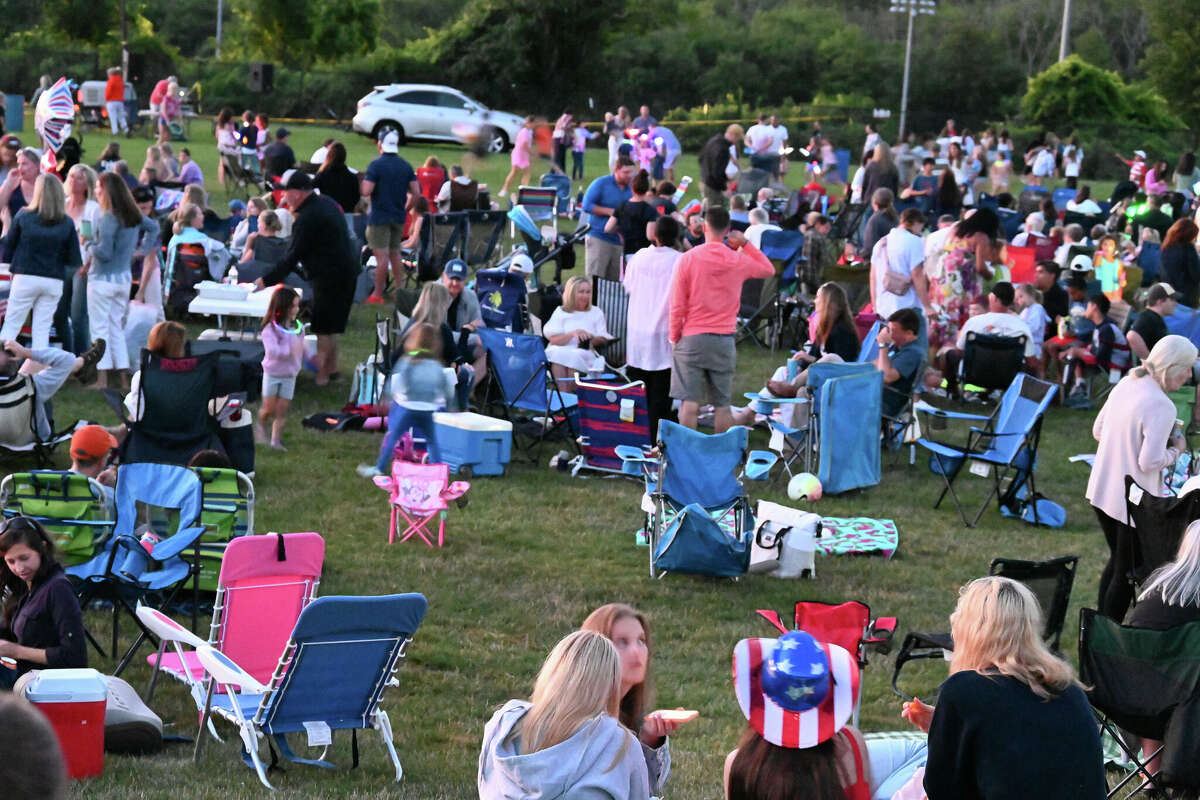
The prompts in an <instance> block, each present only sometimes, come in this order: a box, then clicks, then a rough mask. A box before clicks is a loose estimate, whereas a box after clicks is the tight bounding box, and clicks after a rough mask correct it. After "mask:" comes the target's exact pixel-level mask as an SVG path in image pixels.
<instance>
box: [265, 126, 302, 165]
mask: <svg viewBox="0 0 1200 800" xmlns="http://www.w3.org/2000/svg"><path fill="white" fill-rule="evenodd" d="M291 135H292V132H291V131H289V130H288V129H287V128H285V127H283V126H280V127H279V129H278V130H276V131H275V141H274V142H272V143H271V144H269V145H267V149H266V150H264V151H263V154H262V168H263V174H264V175H268V176H272V177H274V176H276V175H282V174H283V173H285V172H287V171H288V170H289V169H291V168H292V167H294V166H296V153H295V151H293V150H292V146H291V145H290V144H288V138H289V137H290V136H291Z"/></svg>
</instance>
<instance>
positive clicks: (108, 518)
mask: <svg viewBox="0 0 1200 800" xmlns="http://www.w3.org/2000/svg"><path fill="white" fill-rule="evenodd" d="M0 507H2V508H3V514H4V517H5V518H6V519H7V518H12V517H16V516H22V517H30V518H32V519H35V520H37V521H38V522H40V523H41V524H42V527H43V528H45V529H46V531H47V532H48V533H49V534H50V535H51V536H53V537H54V544H55V546H56V547H57V548H58V552H59V555H60V558H61V560H62V562H63V564H65V565H66V566H75V565H77V564H82V563H83V562H85V561H88V560H89V559H91V558H92V557H93V556H95V555H96V552H97V550H99V549H100V548H102V547H103V546H104V543H105V542H106V541H107V540H108V537H109V534H111V533H112V529H113V525H115V524H116V523H115V521H114V519H113V509H112V508H110V507H109V504H108V503H107V502H106V501H105V499H104V487H103V486H101V485H100V484H99V483H97V482H96V481H95V480H94V479H92V478H89V477H87V476H86V475H80V474H79V473H77V472H57V471H53V470H38V471H35V472H17V473H14V474H12V475H6V476H5V477H4V480H3V481H0Z"/></svg>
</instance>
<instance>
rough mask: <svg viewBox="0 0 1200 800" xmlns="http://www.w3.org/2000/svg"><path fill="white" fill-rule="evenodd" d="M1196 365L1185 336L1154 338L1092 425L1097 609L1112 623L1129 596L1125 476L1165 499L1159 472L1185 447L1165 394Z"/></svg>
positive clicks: (1091, 498)
mask: <svg viewBox="0 0 1200 800" xmlns="http://www.w3.org/2000/svg"><path fill="white" fill-rule="evenodd" d="M1195 362H1196V346H1195V345H1194V344H1192V343H1191V342H1189V341H1188V340H1187V339H1186V338H1184V337H1182V336H1176V335H1168V336H1164V337H1163V338H1161V339H1159V340H1158V343H1157V344H1155V345H1154V348H1153V349H1152V350H1151V351H1150V356H1149V357H1148V358H1147V359H1146V360H1145V361H1144V362H1142V365H1141V366H1139V367H1135V368H1134V369H1133V370H1132V371H1130V373H1129V374H1128V375H1127V376H1126V377H1124V378H1122V379H1121V382H1120V383H1118V384H1117V386H1116V388H1114V389H1113V390H1112V392H1111V393H1110V394H1109V395H1108V400H1107V401H1106V402H1105V403H1104V407H1103V408H1101V409H1100V413H1099V415H1097V417H1096V422H1095V424H1094V425H1093V426H1092V435H1093V436H1094V437H1095V438H1096V441H1097V442H1099V445H1098V446H1097V448H1096V460H1095V462H1094V463H1093V464H1092V474H1091V477H1090V478H1089V479H1088V486H1087V495H1086V496H1087V500H1088V502H1089V503H1091V504H1092V507H1093V508H1094V510H1095V512H1096V517H1097V518H1098V519H1099V520H1100V528H1101V529H1102V530H1103V531H1104V538H1105V539H1106V540H1107V541H1108V547H1109V551H1110V554H1109V560H1108V564H1107V565H1105V567H1104V572H1103V573H1102V574H1101V575H1100V605H1099V609H1100V613H1102V614H1104V616H1106V617H1108V618H1109V619H1115V620H1122V619H1124V618H1125V612H1126V611H1127V610H1128V609H1129V603H1130V601H1131V600H1132V599H1133V590H1132V589H1131V588H1130V585H1129V582H1128V580H1127V578H1126V576H1127V575H1128V574H1129V568H1130V567H1132V566H1133V565H1132V564H1131V563H1129V553H1130V551H1131V549H1132V546H1133V541H1132V536H1133V531H1132V526H1133V523H1132V520H1129V519H1128V511H1127V509H1126V506H1125V476H1126V475H1129V476H1131V477H1133V479H1134V480H1135V481H1137V484H1138V485H1139V486H1141V488H1142V489H1143V490H1144V491H1147V492H1150V493H1151V494H1154V495H1158V496H1161V495H1162V494H1163V483H1162V470H1163V467H1168V466H1170V465H1171V464H1173V463H1175V459H1177V458H1178V457H1179V453H1180V452H1181V451H1182V450H1184V449H1185V448H1186V447H1187V442H1186V441H1185V440H1184V438H1183V431H1182V430H1179V429H1178V428H1177V427H1176V426H1175V404H1174V403H1173V402H1171V398H1170V397H1169V396H1168V393H1170V392H1173V391H1175V390H1176V389H1178V388H1179V387H1181V386H1183V384H1184V383H1185V382H1186V381H1187V380H1188V378H1190V377H1191V376H1192V365H1193V364H1194V363H1195Z"/></svg>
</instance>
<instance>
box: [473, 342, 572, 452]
mask: <svg viewBox="0 0 1200 800" xmlns="http://www.w3.org/2000/svg"><path fill="white" fill-rule="evenodd" d="M478 333H479V341H480V342H481V343H482V344H483V347H484V349H485V350H487V356H488V371H489V373H490V374H491V376H492V379H493V381H494V385H495V386H496V387H497V388H498V389H499V393H500V397H499V405H500V406H501V409H502V411H503V415H504V418H505V419H507V420H510V421H514V422H515V421H516V420H515V418H518V417H527V416H531V415H532V416H534V417H535V419H533V420H532V421H531V423H530V425H526V426H523V427H521V426H518V425H516V424H514V425H513V430H514V432H516V433H523V435H522V437H521V438H522V439H525V440H529V441H528V442H527V446H526V447H525V450H526V453H527V454H529V455H530V456H531V457H536V450H537V448H538V447H539V446H540V445H541V443H542V442H543V441H545V440H546V439H547V438H559V437H560V435H561V433H562V428H563V427H564V426H565V428H566V433H567V434H568V439H569V440H570V441H571V442H574V440H575V423H574V421H573V420H572V417H574V416H576V413H577V410H576V406H577V405H578V403H579V400H578V398H577V397H576V396H575V395H573V394H569V393H567V392H563V391H561V390H560V389H559V387H558V383H557V382H556V381H555V380H554V379H553V378H552V377H551V374H550V362H549V361H548V360H547V359H546V348H545V346H544V345H543V344H542V339H541V337H540V336H532V335H526V334H519V333H509V332H507V331H500V330H493V329H491V328H481V329H480V330H479V331H478ZM530 426H532V427H530ZM533 429H536V434H535V433H531V432H530V431H531V430H533Z"/></svg>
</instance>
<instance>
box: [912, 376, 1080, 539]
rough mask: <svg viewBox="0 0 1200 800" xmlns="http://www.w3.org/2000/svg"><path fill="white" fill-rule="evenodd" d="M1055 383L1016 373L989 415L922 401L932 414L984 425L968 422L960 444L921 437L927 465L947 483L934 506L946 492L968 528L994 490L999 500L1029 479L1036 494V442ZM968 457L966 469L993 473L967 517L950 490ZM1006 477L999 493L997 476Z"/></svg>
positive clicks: (977, 520) (979, 473)
mask: <svg viewBox="0 0 1200 800" xmlns="http://www.w3.org/2000/svg"><path fill="white" fill-rule="evenodd" d="M1055 390H1056V387H1055V386H1054V384H1052V383H1048V382H1046V381H1043V380H1038V379H1037V378H1034V377H1032V376H1030V375H1025V374H1020V375H1017V377H1016V378H1014V379H1013V382H1012V383H1011V384H1010V385H1009V387H1008V389H1006V390H1005V392H1004V396H1003V397H1001V398H1000V404H999V405H998V406H997V407H996V410H995V411H993V412H992V414H991V416H987V417H985V416H982V415H979V414H964V413H961V412H955V411H943V410H939V409H934V408H933V407H932V406H925V405H922V406H920V407H919V408H918V410H920V411H922V412H924V413H927V414H929V415H931V416H933V417H934V418H936V419H965V420H978V421H980V422H983V423H984V425H983V427H976V426H972V427H971V430H970V432H969V433H968V435H967V443H966V445H965V446H962V447H959V446H956V445H949V444H942V443H941V442H937V441H934V440H932V439H927V438H925V437H922V438H920V439H918V440H917V444H918V445H920V446H921V447H923V448H925V449H926V450H928V451H929V453H930V468H931V469H932V470H933V471H934V472H936V473H938V474H939V475H941V476H942V481H943V482H944V483H945V484H946V485H945V488H943V489H942V493H941V494H939V495H938V499H937V502H936V503H934V504H933V507H934V508H937V507H939V506H940V505H941V504H942V500H943V499H945V497H946V494H947V492H948V493H949V494H950V496H951V497H952V498H954V505H955V507H956V508H958V513H959V514H960V515H961V516H962V520H963V523H964V524H965V525H966V526H967V527H968V528H973V527H975V524H976V523H977V522H979V518H980V517H982V516H983V512H984V511H985V510H986V509H987V506H988V503H989V502H990V501H991V499H992V497H993V496H995V497H996V498H997V500H1002V499H1003V497H1004V496H1006V495H1008V494H1010V493H1012V492H1015V491H1016V490H1017V489H1018V488H1020V486H1021V485H1023V484H1024V483H1025V482H1028V484H1029V489H1028V492H1029V494H1030V495H1031V496H1033V495H1035V494H1036V492H1035V488H1036V487H1035V485H1034V478H1033V473H1034V468H1035V467H1036V466H1037V449H1038V442H1039V440H1040V439H1041V433H1042V419H1043V417H1044V416H1045V414H1046V409H1047V408H1049V407H1050V403H1051V401H1052V400H1053V399H1054V393H1055ZM968 461H970V462H971V466H970V470H971V472H973V473H975V474H978V475H981V476H983V477H988V476H989V474H990V475H991V477H992V478H993V481H992V488H991V490H990V491H989V492H988V494H987V496H986V497H985V498H984V499H983V503H982V505H980V507H979V511H978V512H977V513H976V514H975V518H974V519H968V518H967V512H966V511H965V510H964V509H963V506H962V503H961V502H960V501H959V498H958V493H957V492H956V491H955V490H954V480H955V479H956V478H957V477H958V475H959V473H960V472H961V471H962V468H963V466H964V465H965V464H966V462H968ZM1006 478H1007V479H1009V485H1008V487H1007V491H1005V492H1004V494H1001V491H1000V490H1001V482H1002V481H1003V480H1004V479H1006ZM1036 508H1037V505H1036V503H1035V504H1034V509H1035V512H1034V521H1035V522H1036V521H1037V513H1036Z"/></svg>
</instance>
